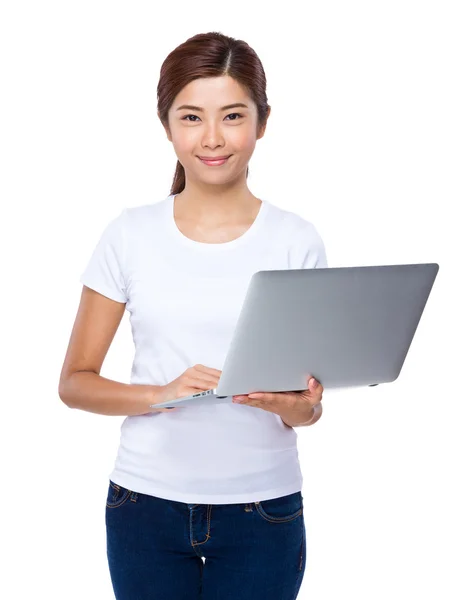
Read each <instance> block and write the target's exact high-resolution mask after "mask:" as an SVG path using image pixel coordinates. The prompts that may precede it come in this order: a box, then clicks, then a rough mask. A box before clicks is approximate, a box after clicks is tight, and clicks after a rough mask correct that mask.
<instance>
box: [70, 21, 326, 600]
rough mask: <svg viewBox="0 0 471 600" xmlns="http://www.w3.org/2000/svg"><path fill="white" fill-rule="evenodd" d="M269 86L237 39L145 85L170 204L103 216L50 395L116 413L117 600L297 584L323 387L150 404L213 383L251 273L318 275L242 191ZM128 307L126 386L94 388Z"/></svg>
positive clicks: (303, 249)
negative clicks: (301, 431) (304, 437)
mask: <svg viewBox="0 0 471 600" xmlns="http://www.w3.org/2000/svg"><path fill="white" fill-rule="evenodd" d="M265 90H266V81H265V73H264V70H263V67H262V64H261V62H260V60H259V58H258V56H257V55H256V53H255V52H254V51H253V50H252V49H251V48H250V46H248V45H247V44H246V43H245V42H243V41H241V40H236V39H234V38H231V37H227V36H225V35H222V34H220V33H208V34H200V35H196V36H194V37H192V38H190V39H188V40H187V41H186V42H185V43H183V44H181V45H180V46H178V47H177V48H176V49H175V50H174V51H173V52H171V53H170V55H169V56H168V57H167V58H166V59H165V61H164V63H163V65H162V68H161V73H160V80H159V83H158V89H157V98H158V107H157V108H158V117H159V119H160V121H161V122H162V125H163V127H164V129H165V132H166V135H167V138H168V140H169V141H170V142H171V143H172V145H173V148H174V150H175V153H176V155H177V157H178V163H177V170H176V173H175V176H174V180H173V185H172V188H171V191H170V195H169V196H167V197H166V198H164V199H162V200H160V201H158V202H155V203H152V204H148V205H141V206H136V207H131V208H126V209H124V210H123V211H122V212H121V214H120V215H119V216H117V217H115V218H114V219H113V220H112V221H111V222H110V223H109V224H108V225H107V227H106V228H105V230H104V231H103V233H102V236H101V238H100V240H99V241H98V244H97V246H96V248H95V250H94V252H93V254H92V256H91V259H90V261H89V263H88V265H87V267H86V269H85V271H84V273H83V274H82V276H81V279H80V281H81V282H82V283H83V285H84V287H83V291H82V297H81V300H80V306H79V309H78V314H77V317H76V320H75V324H74V328H73V331H72V335H71V338H70V343H69V347H68V350H67V354H66V357H65V361H64V366H63V369H62V373H61V381H60V386H59V394H60V397H61V399H62V400H63V401H64V402H65V403H66V404H67V406H70V407H73V408H79V409H82V410H87V411H91V412H95V413H99V414H105V415H126V419H125V420H124V422H123V424H122V430H121V441H120V446H119V450H118V455H117V458H116V463H115V466H114V470H113V471H112V473H111V474H110V481H109V487H108V497H107V502H106V530H107V555H108V562H109V568H110V574H111V580H112V584H113V588H114V592H115V595H116V598H117V599H118V600H160V599H161V600H197V599H200V598H202V599H203V600H216V599H217V598H224V600H232V599H236V598H237V600H266V599H268V598H270V600H293V599H294V598H296V596H297V595H298V591H299V588H300V585H301V581H302V579H303V576H304V569H305V565H306V535H305V527H304V517H303V497H302V494H301V488H302V475H301V471H300V467H299V464H298V454H297V446H296V439H297V434H296V432H295V430H294V429H293V428H294V427H296V426H298V425H310V424H313V423H315V422H316V421H317V420H318V419H319V417H320V416H321V411H322V408H321V406H322V405H321V403H320V402H321V399H322V386H321V385H320V384H317V385H316V382H315V381H314V380H313V379H310V380H309V382H308V384H309V389H308V390H306V391H305V392H298V393H288V392H283V393H279V394H274V393H266V394H263V390H260V392H262V394H261V395H258V397H257V395H255V396H252V395H250V397H248V396H243V397H242V398H241V400H242V403H240V404H238V403H236V400H237V399H236V398H234V402H233V403H229V404H215V405H214V406H195V407H192V408H191V407H181V408H176V409H170V410H167V409H151V408H150V405H151V404H153V403H158V402H164V401H166V400H167V399H169V400H170V399H174V398H180V397H183V396H186V395H188V394H192V393H197V392H198V391H201V390H206V389H210V388H214V387H216V386H217V383H218V381H219V377H220V374H221V367H222V365H223V362H224V358H225V355H226V352H227V350H228V346H229V343H230V340H231V336H232V333H233V330H234V327H235V324H236V321H237V318H238V316H239V312H240V309H241V306H242V303H243V300H244V297H245V293H246V291H247V287H248V284H249V281H250V278H251V276H252V274H253V273H255V272H256V271H259V270H269V269H300V268H316V267H327V260H326V253H325V248H324V244H323V242H322V239H321V237H320V236H319V234H318V232H317V230H316V228H315V227H314V225H312V224H311V223H310V222H308V221H306V220H305V219H303V218H302V217H300V216H298V215H296V214H294V213H293V212H290V211H287V210H282V209H280V208H278V207H276V206H275V205H274V204H271V203H270V202H268V201H267V200H263V199H260V198H257V197H255V196H254V195H253V194H252V193H251V191H250V190H249V188H248V185H247V175H248V163H249V160H250V157H251V156H252V153H253V151H254V149H255V144H256V141H257V140H259V139H260V138H262V137H263V134H264V132H265V128H266V125H267V120H268V116H269V114H270V107H269V105H268V104H267V97H266V91H265ZM125 309H127V310H128V312H129V317H130V321H131V325H132V332H133V338H134V343H135V357H134V362H133V366H132V374H131V383H130V384H124V383H119V382H116V381H111V380H109V379H106V378H104V377H102V376H100V370H101V366H102V364H103V361H104V359H105V356H106V353H107V351H108V349H109V347H110V344H111V342H112V340H113V337H114V335H115V333H116V330H117V328H118V325H119V323H120V321H121V319H122V316H123V314H124V310H125Z"/></svg>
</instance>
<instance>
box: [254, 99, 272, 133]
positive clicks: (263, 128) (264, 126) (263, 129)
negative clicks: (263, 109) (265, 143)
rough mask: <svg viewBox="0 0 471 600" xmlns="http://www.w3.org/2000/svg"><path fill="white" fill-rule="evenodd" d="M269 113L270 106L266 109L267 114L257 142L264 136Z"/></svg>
mask: <svg viewBox="0 0 471 600" xmlns="http://www.w3.org/2000/svg"><path fill="white" fill-rule="evenodd" d="M270 113H271V106H269V107H268V112H267V118H266V120H265V124H264V125H263V126H262V127H261V129H260V131H259V134H258V137H257V140H260V139H261V138H262V137H263V136H264V135H265V130H266V128H267V123H268V117H269V116H270Z"/></svg>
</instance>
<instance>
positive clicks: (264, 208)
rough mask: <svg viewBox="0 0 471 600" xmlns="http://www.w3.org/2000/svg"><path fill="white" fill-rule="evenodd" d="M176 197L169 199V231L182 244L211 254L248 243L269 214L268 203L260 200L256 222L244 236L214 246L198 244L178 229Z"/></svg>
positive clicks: (171, 196)
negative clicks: (175, 209)
mask: <svg viewBox="0 0 471 600" xmlns="http://www.w3.org/2000/svg"><path fill="white" fill-rule="evenodd" d="M175 196H177V194H170V196H168V197H167V221H168V223H169V229H170V231H171V232H172V235H174V236H175V237H177V238H178V239H179V240H180V242H182V243H183V244H185V245H186V246H189V247H192V248H194V249H198V250H205V251H209V252H211V251H216V250H226V249H232V248H235V247H236V246H239V245H240V244H243V243H245V242H246V241H248V240H249V239H250V238H252V237H253V236H254V235H255V233H256V232H257V230H258V229H259V228H260V225H261V223H262V221H263V219H264V218H265V214H266V212H267V204H268V203H267V202H266V201H265V200H263V199H262V198H260V200H261V204H260V208H259V210H258V214H257V216H256V217H255V220H254V222H253V223H252V225H251V226H250V227H249V228H248V229H247V231H245V232H244V233H243V234H242V235H240V236H239V237H237V238H235V239H234V240H230V241H229V242H217V243H214V244H210V243H208V242H197V241H196V240H192V239H191V238H189V237H187V236H186V235H184V234H183V233H182V232H181V231H180V229H178V226H177V224H176V222H175V216H174V204H175Z"/></svg>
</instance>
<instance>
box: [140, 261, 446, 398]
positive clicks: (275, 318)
mask: <svg viewBox="0 0 471 600" xmlns="http://www.w3.org/2000/svg"><path fill="white" fill-rule="evenodd" d="M438 269H439V265H438V264H437V263H420V264H405V265H380V266H366V267H337V268H332V267H327V268H323V269H287V270H273V271H258V272H256V273H254V274H253V275H252V278H251V280H250V283H249V286H248V288H247V293H246V296H245V299H244V302H243V305H242V309H241V312H240V314H239V318H238V320H237V324H236V327H235V330H234V335H233V338H232V341H231V344H230V346H229V350H228V353H227V355H226V358H225V362H224V364H223V368H222V373H221V376H220V379H219V382H218V385H217V387H216V388H214V389H210V390H206V391H203V392H199V393H195V394H192V395H190V396H186V397H184V398H178V399H175V400H170V401H167V402H163V403H157V404H152V405H151V408H171V407H174V406H178V407H180V406H198V405H202V404H218V403H231V402H232V396H234V395H238V394H250V393H252V392H283V391H301V390H307V389H308V380H309V378H310V377H311V376H313V377H315V378H316V379H317V380H318V381H319V382H320V383H321V384H322V386H323V387H324V389H329V388H348V387H359V386H373V385H378V384H382V383H389V382H392V381H395V380H396V379H397V378H398V376H399V374H400V372H401V369H402V366H403V364H404V361H405V358H406V355H407V353H408V351H409V347H410V345H411V343H412V339H413V337H414V335H415V332H416V329H417V326H418V324H419V321H420V318H421V316H422V313H423V310H424V308H425V305H426V303H427V300H428V297H429V294H430V292H431V289H432V286H433V284H434V281H435V278H436V276H437V273H438Z"/></svg>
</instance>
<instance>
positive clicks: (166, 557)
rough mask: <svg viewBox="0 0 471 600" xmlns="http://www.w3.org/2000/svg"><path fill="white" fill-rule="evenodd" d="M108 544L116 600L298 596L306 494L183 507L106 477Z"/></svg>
mask: <svg viewBox="0 0 471 600" xmlns="http://www.w3.org/2000/svg"><path fill="white" fill-rule="evenodd" d="M106 541H107V556H108V564H109V569H110V575H111V581H112V584H113V589H114V593H115V596H116V599H117V600H235V599H237V600H295V598H296V597H297V595H298V592H299V588H300V586H301V582H302V579H303V577H304V569H305V565H306V530H305V527H304V516H303V496H302V493H301V492H300V491H299V492H295V493H294V494H289V495H287V496H282V497H280V498H273V499H270V500H262V501H260V502H250V503H241V504H186V503H184V502H177V501H174V500H165V499H163V498H157V497H155V496H149V495H147V494H142V493H136V492H134V491H132V490H128V489H126V488H123V487H121V486H119V485H117V484H115V483H114V482H112V481H110V485H109V488H108V497H107V502H106ZM203 557H204V562H203Z"/></svg>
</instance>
